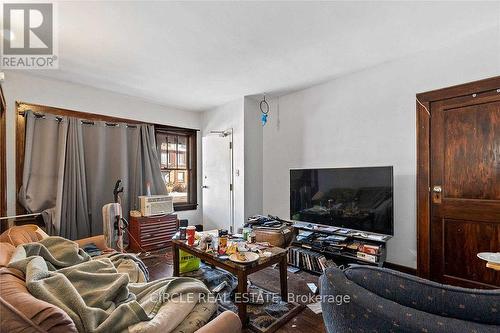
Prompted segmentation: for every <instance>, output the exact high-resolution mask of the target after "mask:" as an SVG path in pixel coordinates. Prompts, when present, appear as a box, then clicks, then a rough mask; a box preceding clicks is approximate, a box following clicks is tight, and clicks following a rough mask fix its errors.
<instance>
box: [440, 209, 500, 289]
mask: <svg viewBox="0 0 500 333" xmlns="http://www.w3.org/2000/svg"><path fill="white" fill-rule="evenodd" d="M443 229H444V235H443V260H444V263H443V265H444V273H445V282H447V283H450V281H453V280H454V279H457V278H458V279H461V280H473V281H477V282H480V283H484V284H487V285H491V286H495V285H500V275H499V274H495V273H494V271H493V270H492V269H489V268H487V267H486V265H485V262H484V261H483V260H481V259H479V258H478V257H477V255H476V254H477V253H479V252H488V251H491V249H492V248H495V247H498V244H499V242H500V224H499V223H485V222H478V221H461V220H452V219H443ZM466 263H467V264H466Z"/></svg>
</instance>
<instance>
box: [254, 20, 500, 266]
mask: <svg viewBox="0 0 500 333" xmlns="http://www.w3.org/2000/svg"><path fill="white" fill-rule="evenodd" d="M499 74H500V32H499V30H498V29H492V30H488V31H484V32H481V33H480V34H476V35H473V36H470V37H469V38H467V39H466V40H463V41H462V42H461V43H459V44H455V45H449V46H447V47H445V48H443V49H439V50H432V51H428V52H425V53H420V54H417V55H414V56H411V57H408V58H405V59H401V60H398V61H394V62H390V63H385V64H382V65H380V66H377V67H373V68H370V69H366V70H364V71H361V72H357V73H353V74H350V75H347V76H344V77H342V78H338V79H335V80H333V81H330V82H328V83H325V84H321V85H318V86H314V87H311V88H308V89H305V90H301V91H298V92H295V93H291V94H288V95H285V96H281V97H279V99H275V100H273V103H272V105H271V112H270V118H269V123H268V125H267V126H266V127H265V128H264V141H263V179H264V183H263V199H264V212H265V213H266V214H276V215H279V216H282V217H285V218H287V217H288V216H289V169H290V168H305V167H311V168H316V167H349V166H377V165H379V166H382V165H393V166H394V186H395V187H394V201H395V209H394V213H395V235H394V238H393V239H392V240H390V242H389V244H388V258H387V260H388V261H390V262H393V263H396V264H400V265H405V266H410V267H416V179H415V178H416V128H415V121H416V120H415V94H416V93H419V92H424V91H429V90H432V89H438V88H441V87H446V86H450V85H454V84H460V83H465V82H469V81H473V80H478V79H482V78H487V77H492V76H496V75H499Z"/></svg>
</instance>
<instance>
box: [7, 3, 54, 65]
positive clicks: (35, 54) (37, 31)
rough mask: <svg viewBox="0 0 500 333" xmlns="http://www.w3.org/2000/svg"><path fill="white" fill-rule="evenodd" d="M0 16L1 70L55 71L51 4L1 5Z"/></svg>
mask: <svg viewBox="0 0 500 333" xmlns="http://www.w3.org/2000/svg"><path fill="white" fill-rule="evenodd" d="M1 17H2V43H1V44H2V50H1V54H0V67H1V68H2V69H57V68H58V65H59V63H58V47H57V46H58V43H57V42H58V40H57V33H56V29H55V27H56V19H57V12H56V5H55V4H54V3H17V2H8V3H3V5H2V15H1Z"/></svg>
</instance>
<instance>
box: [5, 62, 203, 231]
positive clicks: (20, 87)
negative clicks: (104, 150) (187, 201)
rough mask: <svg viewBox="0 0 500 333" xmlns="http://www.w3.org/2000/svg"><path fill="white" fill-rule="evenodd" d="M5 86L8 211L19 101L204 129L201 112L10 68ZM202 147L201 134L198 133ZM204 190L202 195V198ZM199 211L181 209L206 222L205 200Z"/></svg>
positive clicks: (183, 215)
mask: <svg viewBox="0 0 500 333" xmlns="http://www.w3.org/2000/svg"><path fill="white" fill-rule="evenodd" d="M5 76H6V80H5V82H4V85H3V88H4V93H5V97H6V100H7V133H6V134H7V204H8V214H9V215H12V214H14V213H15V202H16V194H15V125H16V117H15V101H23V102H27V103H34V104H42V105H48V106H54V107H59V108H65V109H70V110H75V111H83V112H90V113H97V114H103V115H109V116H116V117H121V118H129V119H136V120H141V121H145V122H151V123H158V124H165V125H172V126H179V127H185V128H194V129H200V128H201V113H198V112H190V111H183V110H178V109H174V108H169V107H166V106H162V105H158V104H152V103H148V102H145V101H143V100H141V99H138V98H134V97H131V96H127V95H122V94H117V93H112V92H108V91H105V90H100V89H95V88H91V87H88V86H84V85H79V84H74V83H69V82H63V81H58V80H52V79H46V78H42V77H37V76H33V75H27V74H25V73H21V72H19V71H6V73H5ZM198 146H199V147H201V135H198ZM200 152H201V149H198V153H199V157H198V161H199V162H198V184H200V183H201V153H200ZM200 192H201V191H198V197H199V198H201V193H200ZM198 204H199V207H198V209H197V210H193V211H185V212H179V214H178V215H179V218H186V219H189V222H190V224H198V223H201V221H202V208H201V199H200V200H199V202H198Z"/></svg>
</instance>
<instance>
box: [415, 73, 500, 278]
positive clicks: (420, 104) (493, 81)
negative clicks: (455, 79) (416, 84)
mask: <svg viewBox="0 0 500 333" xmlns="http://www.w3.org/2000/svg"><path fill="white" fill-rule="evenodd" d="M495 90H496V92H497V93H500V76H495V77H491V78H487V79H483V80H479V81H474V82H469V83H465V84H460V85H456V86H451V87H447V88H442V89H437V90H432V91H428V92H424V93H419V94H417V95H416V122H417V123H416V130H417V131H416V135H417V275H418V276H420V277H422V278H425V279H430V277H431V274H430V273H431V252H430V247H431V239H430V236H431V235H430V219H431V201H430V195H431V192H430V187H431V183H430V180H431V179H430V175H431V173H430V171H431V166H430V162H431V161H430V151H431V150H430V148H431V133H430V129H431V119H432V105H433V103H435V102H437V101H442V100H445V99H449V98H455V97H461V96H469V95H472V97H475V96H476V95H479V94H482V93H487V92H489V93H491V91H495ZM474 94H476V95H474Z"/></svg>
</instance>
